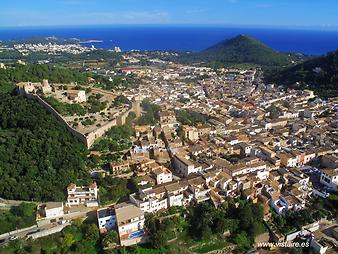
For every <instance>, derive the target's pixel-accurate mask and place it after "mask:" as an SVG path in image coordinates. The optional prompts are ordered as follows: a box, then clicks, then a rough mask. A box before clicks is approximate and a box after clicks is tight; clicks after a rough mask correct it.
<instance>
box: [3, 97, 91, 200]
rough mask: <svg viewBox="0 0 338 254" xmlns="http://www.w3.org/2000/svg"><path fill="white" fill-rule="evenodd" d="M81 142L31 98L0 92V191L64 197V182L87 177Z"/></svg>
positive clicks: (20, 196)
mask: <svg viewBox="0 0 338 254" xmlns="http://www.w3.org/2000/svg"><path fill="white" fill-rule="evenodd" d="M85 159H86V148H85V147H84V146H83V145H82V144H80V143H79V142H77V140H75V138H74V137H72V136H71V134H69V133H68V132H67V131H66V129H65V127H64V126H62V125H61V124H60V123H58V122H57V120H56V119H55V118H54V117H53V116H52V115H50V114H48V113H47V112H46V111H45V110H44V109H43V108H42V107H41V106H40V105H39V104H38V103H36V102H35V101H34V100H29V99H27V98H25V97H22V96H11V95H9V94H0V197H2V198H6V199H20V200H36V201H53V200H63V199H64V196H65V195H64V191H65V187H66V186H67V185H68V184H69V183H70V182H73V181H75V180H81V179H82V180H83V181H85V182H86V181H90V176H89V175H88V174H87V173H86V170H85Z"/></svg>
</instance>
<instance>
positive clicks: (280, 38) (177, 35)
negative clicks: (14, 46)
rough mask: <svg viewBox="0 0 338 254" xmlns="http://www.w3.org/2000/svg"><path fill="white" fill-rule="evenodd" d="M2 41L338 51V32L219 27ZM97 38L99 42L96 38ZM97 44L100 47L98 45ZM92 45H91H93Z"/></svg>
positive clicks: (6, 33)
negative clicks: (235, 40)
mask: <svg viewBox="0 0 338 254" xmlns="http://www.w3.org/2000/svg"><path fill="white" fill-rule="evenodd" d="M0 31H1V32H0V40H4V41H5V40H22V39H29V38H33V37H51V36H55V37H57V38H77V42H78V43H81V44H82V45H84V46H87V45H89V44H92V45H94V46H97V47H99V48H102V49H112V48H114V47H115V46H116V45H119V47H121V49H123V50H124V51H130V50H133V49H137V50H174V51H201V50H204V49H206V48H207V47H208V46H210V45H213V44H215V43H217V42H219V41H221V40H224V39H227V38H232V37H235V36H237V35H239V34H246V35H249V36H252V37H254V38H257V39H258V40H259V41H261V42H263V43H264V44H266V45H268V46H269V47H271V48H273V49H274V50H276V51H280V52H291V53H304V54H308V55H320V54H325V53H327V52H329V51H333V50H336V49H337V45H338V31H319V30H295V29H273V28H252V27H251V28H250V27H247V28H245V27H219V26H189V27H188V26H185V27H183V26H99V27H93V26H88V27H41V28H24V27H22V28H15V29H14V28H13V29H8V28H7V29H0ZM93 38H95V39H93ZM95 44H97V45H95ZM90 46H91V45H90Z"/></svg>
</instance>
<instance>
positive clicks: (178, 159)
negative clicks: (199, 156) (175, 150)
mask: <svg viewBox="0 0 338 254" xmlns="http://www.w3.org/2000/svg"><path fill="white" fill-rule="evenodd" d="M174 165H175V169H176V170H177V172H178V173H179V174H180V175H181V176H183V177H187V176H188V175H190V174H192V173H196V172H198V170H199V168H198V167H195V164H194V162H193V161H191V160H188V159H186V158H185V157H183V156H180V155H177V154H176V155H175V156H174Z"/></svg>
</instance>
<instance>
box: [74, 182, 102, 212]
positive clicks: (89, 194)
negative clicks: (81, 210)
mask: <svg viewBox="0 0 338 254" xmlns="http://www.w3.org/2000/svg"><path fill="white" fill-rule="evenodd" d="M97 193H98V188H97V185H96V183H95V182H94V183H92V184H91V185H89V186H81V187H79V186H76V184H74V183H71V184H70V185H68V187H67V194H68V197H67V205H68V206H74V205H85V206H88V207H95V206H98V201H97Z"/></svg>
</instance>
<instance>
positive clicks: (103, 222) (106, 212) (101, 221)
mask: <svg viewBox="0 0 338 254" xmlns="http://www.w3.org/2000/svg"><path fill="white" fill-rule="evenodd" d="M97 221H98V225H99V230H100V233H105V232H107V231H108V230H111V229H112V228H114V227H115V226H116V215H115V209H114V208H113V207H105V208H102V209H99V210H97Z"/></svg>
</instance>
